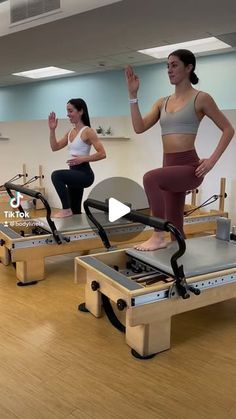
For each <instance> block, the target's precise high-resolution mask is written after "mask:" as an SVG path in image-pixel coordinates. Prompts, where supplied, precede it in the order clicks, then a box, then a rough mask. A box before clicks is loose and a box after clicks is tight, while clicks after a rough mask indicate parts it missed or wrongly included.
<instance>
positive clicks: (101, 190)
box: [87, 177, 149, 245]
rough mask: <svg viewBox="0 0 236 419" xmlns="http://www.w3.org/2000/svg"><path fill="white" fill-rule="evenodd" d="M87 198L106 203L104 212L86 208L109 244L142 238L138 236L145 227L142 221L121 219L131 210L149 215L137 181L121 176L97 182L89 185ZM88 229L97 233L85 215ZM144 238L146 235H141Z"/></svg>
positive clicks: (141, 188)
mask: <svg viewBox="0 0 236 419" xmlns="http://www.w3.org/2000/svg"><path fill="white" fill-rule="evenodd" d="M87 199H94V200H97V201H101V202H103V203H104V202H106V203H107V205H108V212H104V211H99V210H98V209H96V208H92V207H89V210H90V212H91V213H92V215H93V216H94V217H95V218H96V220H97V221H98V222H99V223H100V225H101V226H102V227H103V229H104V230H105V232H106V234H107V236H108V239H109V241H110V243H111V245H112V244H113V242H116V243H118V242H119V243H122V242H124V241H125V242H127V241H129V240H130V241H131V240H132V242H134V243H135V238H136V236H137V242H139V241H142V240H143V237H140V238H139V237H138V236H139V235H140V233H142V232H143V230H144V229H145V228H146V229H147V227H146V226H145V225H144V224H139V223H133V222H132V221H129V220H127V219H126V218H123V217H124V216H125V215H127V214H129V213H130V212H131V211H132V210H135V211H138V212H140V213H145V214H149V205H148V201H147V197H146V194H145V191H144V189H143V187H142V186H140V185H139V184H138V183H137V182H135V181H133V180H131V179H129V178H125V177H111V178H109V179H105V180H103V181H102V182H99V183H98V184H97V185H95V186H94V187H93V189H92V190H91V192H90V193H89V195H88V196H87ZM87 220H88V223H89V225H90V227H91V229H92V230H93V231H94V232H95V233H96V235H98V229H97V227H95V225H94V224H93V222H92V221H91V220H90V219H89V218H88V217H87ZM145 239H146V238H145Z"/></svg>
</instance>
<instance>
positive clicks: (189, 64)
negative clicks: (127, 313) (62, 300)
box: [126, 49, 234, 251]
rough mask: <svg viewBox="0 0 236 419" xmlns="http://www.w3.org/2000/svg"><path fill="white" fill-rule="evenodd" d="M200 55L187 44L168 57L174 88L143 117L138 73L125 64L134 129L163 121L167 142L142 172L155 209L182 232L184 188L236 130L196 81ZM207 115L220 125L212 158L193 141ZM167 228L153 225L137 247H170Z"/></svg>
mask: <svg viewBox="0 0 236 419" xmlns="http://www.w3.org/2000/svg"><path fill="white" fill-rule="evenodd" d="M195 66H196V59H195V56H194V54H193V53H192V52H191V51H188V50H183V49H181V50H177V51H174V52H172V53H171V54H170V55H169V57H168V75H169V79H170V83H171V84H172V85H174V86H175V92H174V94H172V95H171V96H169V97H165V98H160V99H159V100H158V101H157V102H156V103H155V104H154V105H153V107H152V109H151V111H150V112H149V113H148V114H147V115H146V116H144V117H142V115H141V113H140V110H139V106H138V98H137V93H138V89H139V79H138V77H137V75H136V74H135V73H134V71H133V69H132V67H127V69H126V80H127V86H128V91H129V97H130V108H131V118H132V123H133V127H134V130H135V132H136V133H138V134H139V133H142V132H145V131H147V130H148V129H149V128H151V127H152V126H153V125H154V124H156V123H157V122H158V121H160V125H161V131H162V142H163V150H164V156H163V167H162V168H159V169H154V170H151V171H150V172H148V173H146V174H145V175H144V179H143V183H144V188H145V192H146V194H147V198H148V201H149V204H150V208H151V213H152V215H154V216H156V217H160V218H163V219H167V220H168V221H170V222H172V223H173V224H174V225H175V226H176V227H177V228H178V229H179V230H180V232H181V233H182V234H183V235H184V231H183V223H184V204H185V196H186V192H187V191H188V190H191V189H195V188H196V187H198V186H199V185H200V184H201V183H202V181H203V179H204V176H205V175H206V174H207V173H208V172H209V171H210V170H211V169H212V168H213V166H214V165H215V164H216V162H217V161H218V159H219V158H220V156H221V155H222V153H223V152H224V150H225V149H226V147H227V146H228V144H229V142H230V141H231V139H232V137H233V135H234V129H233V127H232V125H231V124H230V122H229V121H228V120H227V118H226V117H225V116H224V114H223V113H222V112H221V111H220V110H219V109H218V107H217V105H216V103H215V102H214V100H213V99H212V97H211V96H210V95H208V94H207V93H205V92H199V91H197V90H196V89H194V88H193V87H192V85H195V84H197V82H198V77H197V76H196V74H195ZM205 115H206V116H208V117H209V118H210V119H211V120H212V121H213V122H214V123H215V124H216V125H217V127H218V128H219V129H220V130H221V132H222V135H221V138H220V140H219V143H218V145H217V147H216V149H215V150H214V152H213V153H212V154H211V156H210V157H209V158H205V159H201V160H200V159H199V157H198V155H197V153H196V150H195V147H194V143H195V138H196V135H197V131H198V127H199V124H200V122H201V120H202V118H203V117H204V116H205ZM166 245H167V243H166V242H165V238H164V233H163V232H161V231H154V232H153V235H152V236H151V238H150V239H149V240H147V241H146V242H144V243H143V244H141V245H139V246H136V248H137V249H139V250H144V251H145V250H157V249H160V248H164V247H166Z"/></svg>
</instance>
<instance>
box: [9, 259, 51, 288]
mask: <svg viewBox="0 0 236 419" xmlns="http://www.w3.org/2000/svg"><path fill="white" fill-rule="evenodd" d="M16 276H17V278H18V279H19V281H20V284H21V285H23V284H25V285H26V284H31V285H32V283H36V282H37V281H40V280H42V279H44V277H45V272H44V259H35V260H27V261H18V262H16Z"/></svg>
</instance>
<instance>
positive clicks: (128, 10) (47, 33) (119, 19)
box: [0, 0, 236, 86]
mask: <svg viewBox="0 0 236 419" xmlns="http://www.w3.org/2000/svg"><path fill="white" fill-rule="evenodd" d="M208 36H216V37H220V38H222V39H223V40H226V41H227V40H230V42H231V45H232V46H233V47H234V50H235V49H236V1H235V0H225V1H224V2H222V1H221V2H217V1H216V0H198V2H196V0H187V1H186V0H177V1H170V2H163V1H160V0H123V1H119V2H116V3H113V4H109V5H107V6H104V7H99V8H97V9H93V10H89V11H87V12H83V13H79V14H75V15H73V16H69V17H67V18H63V19H58V20H55V21H52V22H50V23H46V24H44V25H42V24H41V25H40V26H36V27H33V28H30V29H27V30H22V31H18V32H14V33H11V34H8V35H5V36H1V37H0V56H1V65H0V86H6V85H13V84H21V83H26V82H32V80H30V79H25V78H23V77H17V76H13V75H11V73H13V72H19V71H23V70H30V69H33V68H39V67H48V66H52V65H53V66H58V67H62V68H66V69H69V70H73V71H75V72H76V73H75V74H88V73H94V72H98V71H107V70H115V69H122V68H124V67H125V65H127V64H128V63H130V64H134V65H144V64H149V63H153V62H157V60H156V59H152V58H151V57H148V56H146V55H143V54H140V53H138V52H137V50H139V49H145V48H151V47H153V46H158V45H159V46H161V45H164V44H173V43H177V42H183V41H188V40H193V39H198V38H205V37H208Z"/></svg>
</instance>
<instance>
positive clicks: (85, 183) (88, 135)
mask: <svg viewBox="0 0 236 419" xmlns="http://www.w3.org/2000/svg"><path fill="white" fill-rule="evenodd" d="M67 115H68V117H69V119H70V122H71V123H72V124H73V125H74V127H73V128H72V129H71V130H70V131H69V132H67V133H66V134H65V135H64V137H63V138H62V139H61V140H59V141H57V139H56V128H57V124H58V120H57V118H56V114H55V113H54V112H51V113H50V115H49V117H48V125H49V130H50V145H51V149H52V151H58V150H61V149H62V148H64V147H66V146H68V151H69V159H68V160H67V164H68V166H69V169H62V170H55V171H54V172H53V173H52V182H53V184H54V186H55V189H56V191H57V193H58V196H59V198H60V200H61V203H62V209H61V210H60V211H59V212H58V213H57V214H55V215H54V217H55V218H64V217H70V216H71V215H73V214H81V202H82V197H83V191H84V188H88V187H89V186H91V185H92V183H93V181H94V173H93V171H92V169H91V167H90V164H89V163H90V162H94V161H98V160H101V159H104V158H105V157H106V153H105V150H104V147H103V145H102V143H101V141H100V140H99V138H98V137H97V134H96V133H95V131H94V130H93V129H92V128H90V119H89V114H88V109H87V105H86V103H85V101H84V100H83V99H70V100H69V101H68V102H67ZM91 146H93V147H94V148H95V153H93V154H91V155H90V148H91Z"/></svg>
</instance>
